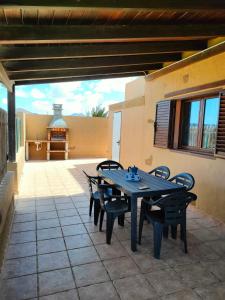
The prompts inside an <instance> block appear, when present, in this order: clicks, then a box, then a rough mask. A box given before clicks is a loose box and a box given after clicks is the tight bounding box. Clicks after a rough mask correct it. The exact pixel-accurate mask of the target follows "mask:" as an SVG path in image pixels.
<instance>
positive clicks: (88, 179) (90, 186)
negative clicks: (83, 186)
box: [82, 170, 97, 196]
mask: <svg viewBox="0 0 225 300" xmlns="http://www.w3.org/2000/svg"><path fill="white" fill-rule="evenodd" d="M82 171H83V173H84V175H85V176H86V179H87V182H88V188H89V193H90V196H92V195H93V186H92V185H97V182H96V181H95V180H94V179H93V178H92V177H91V176H90V175H88V174H87V173H86V172H85V171H84V170H82Z"/></svg>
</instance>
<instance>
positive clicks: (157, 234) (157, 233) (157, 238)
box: [153, 222, 163, 259]
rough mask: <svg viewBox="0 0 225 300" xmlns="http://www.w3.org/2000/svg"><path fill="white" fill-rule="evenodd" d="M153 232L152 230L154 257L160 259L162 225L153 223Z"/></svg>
mask: <svg viewBox="0 0 225 300" xmlns="http://www.w3.org/2000/svg"><path fill="white" fill-rule="evenodd" d="M153 230H154V257H155V258H157V259H160V252H161V242H162V232H163V225H162V224H160V223H157V222H155V223H154V224H153Z"/></svg>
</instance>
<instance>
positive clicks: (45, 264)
mask: <svg viewBox="0 0 225 300" xmlns="http://www.w3.org/2000/svg"><path fill="white" fill-rule="evenodd" d="M98 162H99V160H97V159H89V160H88V159H83V160H69V161H51V162H29V163H26V165H25V168H24V174H23V178H22V181H21V186H20V194H19V195H18V196H17V197H16V208H15V217H14V222H13V225H12V230H11V235H10V240H9V245H8V248H7V251H6V258H5V261H4V266H3V269H2V277H3V282H2V287H3V288H2V291H1V294H0V299H1V300H2V299H6V300H17V299H21V300H22V299H40V300H72V299H73V300H74V299H80V300H88V299H90V300H94V299H98V300H103V299H104V300H106V299H113V300H114V299H122V300H126V299H129V300H132V299H135V300H136V299H138V300H142V299H167V300H168V299H182V300H185V299H215V300H218V299H225V226H224V225H223V224H220V223H219V222H217V221H216V220H214V219H212V218H211V217H210V216H207V215H205V214H203V213H202V212H201V211H199V210H197V209H195V208H194V207H190V208H189V209H188V242H189V254H187V255H185V254H184V253H183V251H182V247H181V244H180V242H179V241H178V240H177V241H174V240H171V239H168V240H166V241H163V244H162V258H161V260H156V259H154V258H153V256H152V228H151V225H147V224H146V225H145V228H144V237H143V243H142V246H139V247H138V252H136V253H132V252H131V251H130V240H129V239H130V217H129V215H127V216H126V222H125V227H124V228H121V227H118V226H117V225H115V229H114V233H113V238H112V245H110V246H108V245H106V244H105V233H104V232H98V228H97V227H95V226H94V225H93V219H92V218H89V216H88V206H89V202H88V194H87V185H86V181H85V178H84V177H83V174H82V171H81V170H82V169H85V170H86V171H87V172H89V173H91V174H95V166H96V164H97V163H98Z"/></svg>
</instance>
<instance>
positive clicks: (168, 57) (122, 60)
mask: <svg viewBox="0 0 225 300" xmlns="http://www.w3.org/2000/svg"><path fill="white" fill-rule="evenodd" d="M181 58H182V56H181V54H179V53H172V54H170V53H169V54H148V55H140V56H138V55H130V56H115V57H91V58H76V59H58V60H55V59H51V60H42V61H40V60H30V61H24V60H23V61H18V62H15V61H11V62H5V63H4V67H5V69H6V70H7V72H24V71H38V70H58V69H62V70H63V69H64V70H65V69H79V68H96V67H110V66H127V65H143V64H155V63H162V62H169V61H177V60H180V59H181Z"/></svg>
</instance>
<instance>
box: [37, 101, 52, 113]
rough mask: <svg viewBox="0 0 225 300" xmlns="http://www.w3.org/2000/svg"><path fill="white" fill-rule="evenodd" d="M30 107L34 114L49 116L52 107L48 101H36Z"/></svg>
mask: <svg viewBox="0 0 225 300" xmlns="http://www.w3.org/2000/svg"><path fill="white" fill-rule="evenodd" d="M32 107H33V108H34V110H35V112H36V113H42V114H51V112H52V105H51V103H50V102H48V101H41V100H36V101H33V102H32Z"/></svg>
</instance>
